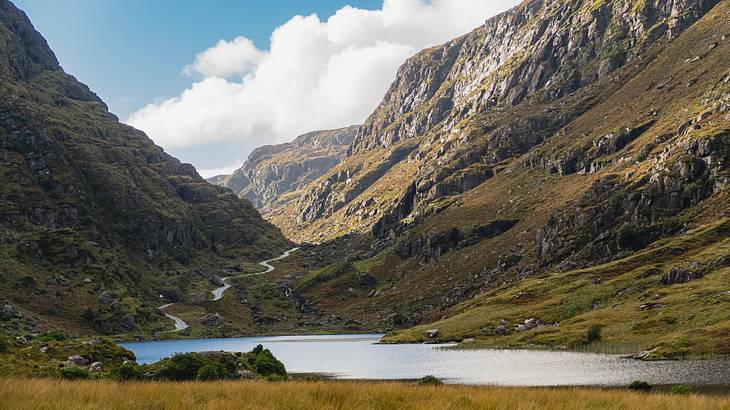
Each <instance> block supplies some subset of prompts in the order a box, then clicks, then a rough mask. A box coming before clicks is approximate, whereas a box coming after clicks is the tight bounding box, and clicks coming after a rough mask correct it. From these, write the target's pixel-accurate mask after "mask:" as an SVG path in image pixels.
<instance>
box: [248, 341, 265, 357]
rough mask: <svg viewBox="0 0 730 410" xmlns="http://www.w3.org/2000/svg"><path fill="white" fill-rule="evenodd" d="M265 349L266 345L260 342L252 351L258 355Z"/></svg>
mask: <svg viewBox="0 0 730 410" xmlns="http://www.w3.org/2000/svg"><path fill="white" fill-rule="evenodd" d="M263 351H264V346H262V345H260V344H259V345H256V347H254V348H253V350H252V351H251V353H253V354H255V355H257V356H258V355H259V354H261V352H263Z"/></svg>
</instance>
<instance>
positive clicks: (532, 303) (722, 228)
mask: <svg viewBox="0 0 730 410" xmlns="http://www.w3.org/2000/svg"><path fill="white" fill-rule="evenodd" d="M729 234H730V220H728V219H727V218H723V219H721V220H719V221H717V222H715V223H712V224H708V225H707V226H704V227H702V228H698V229H696V230H694V231H691V232H688V233H687V234H686V235H684V236H681V237H678V238H671V239H668V240H664V241H660V242H659V243H656V244H654V245H652V246H651V247H649V248H647V249H646V250H643V251H641V252H638V253H636V254H634V255H632V256H629V257H627V258H625V259H621V260H617V261H614V262H611V263H607V264H604V265H598V266H595V267H592V268H588V269H582V270H577V271H570V272H565V273H553V274H548V275H544V276H540V277H535V278H530V279H527V280H524V281H521V282H519V283H517V284H515V285H511V286H505V287H502V288H498V289H495V290H492V291H490V292H487V293H486V294H483V295H480V296H478V297H476V298H475V299H473V300H470V301H468V302H465V303H463V304H461V305H458V306H456V307H454V308H453V309H452V310H451V311H450V312H449V317H448V318H446V319H443V320H441V321H438V322H436V323H433V324H430V325H428V326H421V327H416V328H412V329H408V330H405V331H402V332H395V333H393V334H391V335H388V336H387V337H386V338H385V340H386V341H389V342H395V341H426V340H427V337H426V336H425V330H427V329H429V328H438V329H439V330H440V331H441V332H442V336H441V338H442V339H445V340H463V339H465V338H477V340H476V341H475V342H474V343H473V344H471V346H474V347H477V346H479V347H485V346H513V347H514V346H526V345H540V346H554V347H569V348H575V347H580V346H581V345H582V344H584V343H586V333H587V331H588V329H590V328H591V327H593V326H598V327H599V328H601V335H602V341H601V342H600V343H598V346H594V348H595V349H597V350H600V349H606V350H608V351H612V350H613V349H615V348H617V347H618V348H621V346H622V345H623V346H625V347H626V348H628V349H630V350H633V351H637V350H640V349H648V348H655V347H658V348H659V349H658V350H657V351H656V352H655V353H654V354H653V355H652V357H654V358H661V357H674V356H677V355H682V354H703V353H721V354H730V345H728V343H727V340H728V339H727V336H728V335H729V334H730V293H729V292H730V267H720V268H718V269H714V270H712V271H711V272H709V273H708V274H706V275H705V276H704V277H703V278H701V279H699V280H695V281H692V282H689V283H685V284H678V285H673V286H663V285H660V284H659V279H660V278H661V276H662V275H663V274H664V273H666V272H668V271H669V270H671V269H672V268H673V267H675V266H686V265H687V262H688V261H693V262H695V261H696V262H699V263H708V262H711V261H714V260H716V259H717V257H718V256H726V255H728V254H730V238H729V237H728V235H729ZM650 303H656V304H660V305H662V306H658V307H655V308H651V309H645V310H643V309H641V306H642V305H645V304H650ZM531 317H536V318H538V319H539V320H540V321H541V322H542V323H545V324H549V325H547V326H545V327H542V328H538V329H535V330H532V331H526V332H517V331H512V330H511V328H512V325H513V324H517V323H521V322H522V321H524V320H525V319H528V318H531ZM501 320H503V321H505V322H506V327H507V329H508V334H507V335H504V336H499V335H497V334H496V333H495V329H496V328H497V326H498V325H499V323H500V321H501ZM557 324H559V325H557ZM465 346H470V344H465Z"/></svg>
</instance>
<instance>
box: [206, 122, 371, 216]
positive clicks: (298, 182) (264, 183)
mask: <svg viewBox="0 0 730 410" xmlns="http://www.w3.org/2000/svg"><path fill="white" fill-rule="evenodd" d="M358 129H359V126H351V127H346V128H340V129H336V130H327V131H314V132H310V133H307V134H304V135H300V136H299V137H297V138H296V139H294V141H292V142H288V143H285V144H279V145H265V146H263V147H260V148H256V149H255V150H254V151H253V152H252V153H251V155H249V157H248V159H247V160H246V162H245V163H244V164H243V166H242V167H241V168H240V169H238V170H236V171H235V172H234V173H233V174H231V175H220V176H217V177H213V178H210V179H209V180H208V181H209V182H210V183H212V184H215V185H220V186H224V187H227V188H230V189H231V190H232V191H233V192H235V193H236V194H238V196H239V197H241V198H246V199H248V200H250V201H251V202H252V203H253V204H254V206H256V208H258V209H261V210H263V211H265V212H266V211H271V210H272V209H275V208H278V207H280V206H282V205H284V204H286V203H287V202H290V201H292V200H295V199H296V198H297V191H299V190H300V189H301V188H303V187H304V186H305V185H307V184H308V183H310V182H312V181H314V180H315V179H317V178H319V177H321V176H322V175H324V173H325V172H327V171H329V170H330V169H332V167H334V166H335V165H337V164H338V163H339V162H340V161H341V160H342V159H343V158H344V156H345V154H346V153H347V149H348V148H349V147H350V144H351V143H352V140H353V139H354V138H355V134H356V133H357V131H358Z"/></svg>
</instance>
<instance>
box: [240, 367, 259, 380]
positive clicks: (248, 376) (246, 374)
mask: <svg viewBox="0 0 730 410" xmlns="http://www.w3.org/2000/svg"><path fill="white" fill-rule="evenodd" d="M236 377H238V378H239V379H244V380H253V379H255V378H256V374H254V373H253V372H252V371H250V370H246V369H240V370H238V371H236Z"/></svg>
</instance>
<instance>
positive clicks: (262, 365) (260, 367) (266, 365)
mask: <svg viewBox="0 0 730 410" xmlns="http://www.w3.org/2000/svg"><path fill="white" fill-rule="evenodd" d="M257 348H258V346H257ZM256 350H257V349H254V352H255V351H256ZM254 367H255V368H256V373H258V374H260V375H262V376H270V375H272V374H278V375H281V376H285V375H286V368H285V367H284V363H282V362H280V361H279V360H278V359H277V358H276V357H274V355H273V354H272V353H271V351H269V349H263V350H260V352H259V353H258V354H257V355H256V360H255V361H254Z"/></svg>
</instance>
